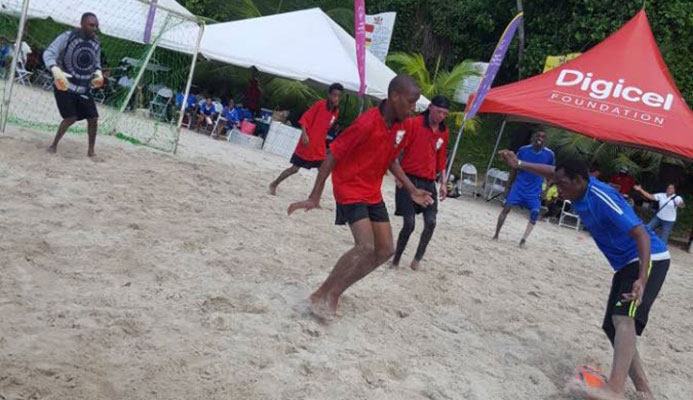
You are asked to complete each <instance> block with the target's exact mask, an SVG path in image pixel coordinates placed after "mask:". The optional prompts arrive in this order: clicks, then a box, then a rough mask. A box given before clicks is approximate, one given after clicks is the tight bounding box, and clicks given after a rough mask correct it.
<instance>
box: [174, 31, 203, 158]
mask: <svg viewBox="0 0 693 400" xmlns="http://www.w3.org/2000/svg"><path fill="white" fill-rule="evenodd" d="M204 31H205V23H204V22H202V24H200V31H199V32H198V34H197V44H196V45H195V53H193V57H192V63H191V64H190V72H189V73H188V82H187V83H186V84H185V94H184V95H183V102H182V104H181V105H180V115H178V123H177V124H176V140H175V141H174V142H173V154H176V151H177V150H178V140H179V139H180V131H181V128H182V127H183V117H185V109H186V108H187V106H188V96H189V95H190V87H191V86H192V79H193V75H194V74H195V65H197V54H198V53H199V52H200V43H202V35H203V34H204ZM190 123H191V124H192V122H190ZM191 126H192V125H191Z"/></svg>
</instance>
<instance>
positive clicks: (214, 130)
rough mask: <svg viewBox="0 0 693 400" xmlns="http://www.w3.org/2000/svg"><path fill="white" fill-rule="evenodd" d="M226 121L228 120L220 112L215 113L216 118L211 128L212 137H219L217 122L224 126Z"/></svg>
mask: <svg viewBox="0 0 693 400" xmlns="http://www.w3.org/2000/svg"><path fill="white" fill-rule="evenodd" d="M227 122H228V120H227V119H226V118H224V117H222V116H221V112H219V113H217V119H216V121H214V128H212V137H215V138H216V137H219V131H218V129H219V124H222V126H224V125H225V124H226V123H227Z"/></svg>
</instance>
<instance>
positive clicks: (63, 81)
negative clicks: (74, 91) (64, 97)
mask: <svg viewBox="0 0 693 400" xmlns="http://www.w3.org/2000/svg"><path fill="white" fill-rule="evenodd" d="M51 73H52V74H53V81H54V82H55V87H56V88H57V89H58V90H61V91H63V92H64V91H66V90H67V86H68V85H69V82H68V81H67V76H66V75H65V73H64V72H63V70H62V69H60V67H58V66H57V65H54V66H53V67H52V68H51Z"/></svg>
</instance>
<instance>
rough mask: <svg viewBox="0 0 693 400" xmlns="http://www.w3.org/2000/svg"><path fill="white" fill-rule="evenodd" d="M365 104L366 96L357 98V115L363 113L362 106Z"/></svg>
mask: <svg viewBox="0 0 693 400" xmlns="http://www.w3.org/2000/svg"><path fill="white" fill-rule="evenodd" d="M365 104H366V95H365V94H364V95H362V96H359V115H361V114H362V113H363V106H364V105H365Z"/></svg>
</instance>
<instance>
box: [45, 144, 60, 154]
mask: <svg viewBox="0 0 693 400" xmlns="http://www.w3.org/2000/svg"><path fill="white" fill-rule="evenodd" d="M46 151H47V152H49V153H51V154H55V153H57V152H58V147H57V146H51V147H49V148H47V149H46Z"/></svg>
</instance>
